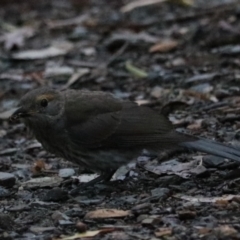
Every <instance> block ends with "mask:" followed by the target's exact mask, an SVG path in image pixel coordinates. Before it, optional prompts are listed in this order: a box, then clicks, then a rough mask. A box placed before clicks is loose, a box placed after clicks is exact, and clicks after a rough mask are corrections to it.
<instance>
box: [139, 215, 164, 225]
mask: <svg viewBox="0 0 240 240" xmlns="http://www.w3.org/2000/svg"><path fill="white" fill-rule="evenodd" d="M161 222H162V219H161V217H160V216H156V215H152V216H149V218H146V219H144V220H143V221H142V225H143V226H152V225H156V224H159V223H161Z"/></svg>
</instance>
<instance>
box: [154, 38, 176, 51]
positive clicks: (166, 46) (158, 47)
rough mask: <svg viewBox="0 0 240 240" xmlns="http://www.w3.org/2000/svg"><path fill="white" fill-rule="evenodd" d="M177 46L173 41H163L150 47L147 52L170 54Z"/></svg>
mask: <svg viewBox="0 0 240 240" xmlns="http://www.w3.org/2000/svg"><path fill="white" fill-rule="evenodd" d="M177 46H178V42H177V41H174V40H165V41H163V42H160V43H156V44H154V45H153V46H152V47H150V49H149V52H150V53H154V52H162V53H165V52H170V51H172V50H174V49H176V48H177Z"/></svg>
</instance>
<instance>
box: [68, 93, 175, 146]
mask: <svg viewBox="0 0 240 240" xmlns="http://www.w3.org/2000/svg"><path fill="white" fill-rule="evenodd" d="M75 94H76V92H75ZM66 99H67V101H66V106H65V116H66V128H67V131H68V133H69V134H70V137H71V139H73V140H74V141H75V142H77V143H78V144H80V145H81V146H85V147H89V148H98V147H109V148H114V147H123V148H125V147H137V146H145V145H148V144H154V143H159V142H161V141H163V140H162V139H163V138H162V137H163V135H165V134H168V133H169V132H171V130H172V129H173V127H172V124H171V123H170V122H169V121H168V120H167V119H166V118H165V117H163V116H161V115H159V114H157V113H156V112H154V111H153V110H151V109H150V108H147V107H139V106H138V105H137V104H135V103H131V102H121V101H119V100H117V99H115V98H114V97H112V95H110V94H106V93H102V92H82V91H81V92H79V94H78V95H75V97H73V95H72V94H70V95H69V96H68V95H67V97H66Z"/></svg>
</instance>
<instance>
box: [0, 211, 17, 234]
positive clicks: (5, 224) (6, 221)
mask: <svg viewBox="0 0 240 240" xmlns="http://www.w3.org/2000/svg"><path fill="white" fill-rule="evenodd" d="M0 228H1V229H3V230H13V229H14V221H13V220H12V219H11V218H10V217H9V215H7V214H3V213H1V214H0Z"/></svg>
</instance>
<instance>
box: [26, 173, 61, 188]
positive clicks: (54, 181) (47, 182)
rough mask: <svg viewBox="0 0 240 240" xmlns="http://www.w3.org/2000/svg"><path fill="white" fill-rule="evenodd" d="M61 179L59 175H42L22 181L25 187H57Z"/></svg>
mask: <svg viewBox="0 0 240 240" xmlns="http://www.w3.org/2000/svg"><path fill="white" fill-rule="evenodd" d="M62 181H63V179H62V178H60V177H57V176H56V177H42V178H33V179H31V180H29V181H27V182H24V183H22V186H23V187H25V188H36V187H40V188H41V187H57V186H59V185H60V183H61V182H62Z"/></svg>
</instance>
